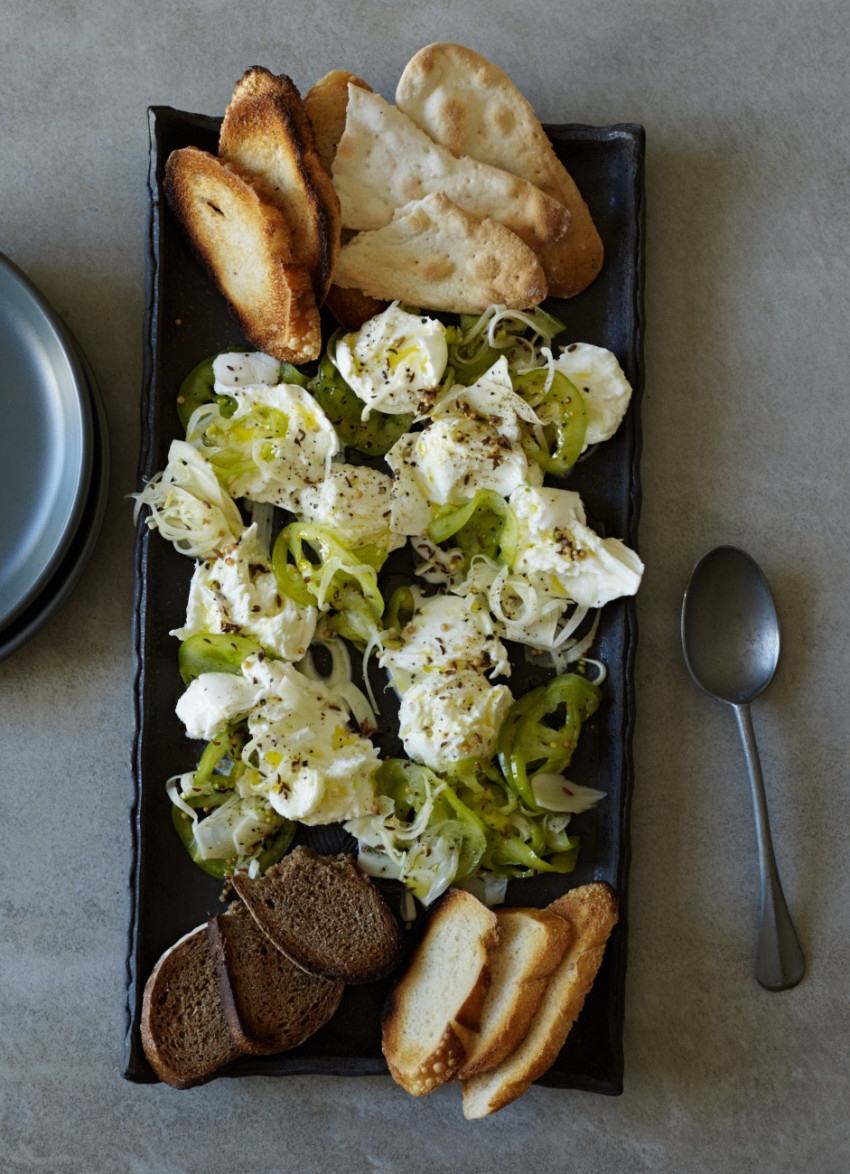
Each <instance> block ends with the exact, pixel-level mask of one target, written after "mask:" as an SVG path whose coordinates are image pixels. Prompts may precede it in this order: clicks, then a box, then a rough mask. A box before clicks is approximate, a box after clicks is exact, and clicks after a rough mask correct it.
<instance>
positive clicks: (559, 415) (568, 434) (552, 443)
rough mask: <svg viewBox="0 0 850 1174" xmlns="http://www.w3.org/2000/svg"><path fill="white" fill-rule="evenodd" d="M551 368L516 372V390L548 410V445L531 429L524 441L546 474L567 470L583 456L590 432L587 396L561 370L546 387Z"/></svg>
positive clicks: (546, 428)
mask: <svg viewBox="0 0 850 1174" xmlns="http://www.w3.org/2000/svg"><path fill="white" fill-rule="evenodd" d="M548 376H549V371H548V369H547V368H546V367H538V368H536V369H535V370H534V371H526V372H525V374H523V375H514V376H513V377H512V379H513V385H514V390H515V391H517V392H519V394H520V395H521V396H523V398H524V399H526V400H527V401H528V403H529V404H531V406H532V407H533V408H539V409H544V413H543V414H544V418H545V419H547V421H549V420H551V422H547V423H546V424H544V426H543V433H544V436H545V438H546V446H545V447H544V446H542V445H540V444H539V443H538V441H537V439H536V438H535V436H534V435H533V433H531V431H529V432H528V433H527V435H526V439H525V441H524V445H525V449H526V452H527V453H528V454H529V456H531V457H532V458H533V459H534V460H535V461H537V463H538V465H540V467H541V469H543V471H544V472H545V473H555V474H559V473H566V471H567V469H570V468H572V466H573V465H574V464H575V463H576V461H577V460H578V458H579V457H580V456H581V450H582V449H583V448H584V440H585V436H586V435H587V405H586V404H585V402H584V396H583V395H582V393H581V392H580V391H579V389H578V388H577V387H576V386H575V384H574V383H571V382H570V380H569V379H567V377H566V375H564V374H563V373H562V372H561V371H554V372H553V373H552V382H551V384H550V386H549V389H548V391H547V390H545V385H546V380H547V378H548Z"/></svg>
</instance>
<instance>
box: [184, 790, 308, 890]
mask: <svg viewBox="0 0 850 1174" xmlns="http://www.w3.org/2000/svg"><path fill="white" fill-rule="evenodd" d="M207 806H209V804H207ZM171 823H172V825H173V827H174V830H175V831H176V832H177V835H178V836H179V837H180V842H181V843H182V845H183V847H184V848H185V849H186V851H187V852H188V853H189V857H190V859H191V860H192V862H193V863H194V864H196V865H197V866H198V868H201V869H203V871H204V872H206V873H208V875H209V876H213V877H215V878H216V879H217V880H224V879H225V877H228V876H232V875H233V865H234V861H233V859H232V858H231V857H228V858H227V859H221V858H218V859H212V860H201V859H200V858H199V857H198V849H197V845H196V843H195V833H194V824H193V823H192V820H191V819H190V818H189V817H188V816H187V815H186V813H185V812H184V811H181V810H180V808H179V807H177V806H176V805H173V806H172V808H171ZM295 831H296V827H295V824H294V823H292V821H291V820H288V819H285V820H283V823H282V824H281V826H280V828H279V830H278V831H277V832H275V833H274V835H273V836H272V837H271V838H269V837H268V836H267V837H266V840H267V841H268V843H266V846H265V847H264V848H263V849H262V850H261V851H260V853H259V855H258V857H257V859H258V861H259V868H260V872H261V873H264V872H265V871H266V869H267V868H270V867H271V865H272V864H277V862H278V861H279V860H281V859H282V858H283V856H284V855H285V853H286V850H287V848H288V847H289V845H290V844H291V843H292V840H293V838H294V836H295Z"/></svg>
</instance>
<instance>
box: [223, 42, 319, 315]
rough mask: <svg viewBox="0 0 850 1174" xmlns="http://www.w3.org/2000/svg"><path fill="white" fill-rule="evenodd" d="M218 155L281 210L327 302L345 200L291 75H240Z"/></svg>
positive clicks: (255, 71)
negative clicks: (340, 197) (322, 155)
mask: <svg viewBox="0 0 850 1174" xmlns="http://www.w3.org/2000/svg"><path fill="white" fill-rule="evenodd" d="M218 153H219V156H220V158H222V159H224V160H225V161H227V162H229V163H233V164H235V165H236V166H237V167H238V168H239V169H240V171H242V172H243V173H244V174H246V175H248V176H250V177H251V179H252V180H253V181H255V182H256V183H257V184H259V185H260V190H261V191H262V192H263V195H264V198H266V199H267V200H268V201H270V202H272V203H274V204H276V205H277V206H278V207H279V208H280V209H281V210H282V212H283V214H284V216H285V217H286V221H287V223H288V224H289V227H290V232H291V239H292V256H293V260H294V261H296V262H298V263H299V264H301V265H304V266H305V268H306V269H307V270H308V272H309V274H310V279H311V281H312V284H313V290H314V293H315V295H316V300H317V301H318V302H319V304H321V303H322V302H323V301H324V299H325V296H326V294H327V291H328V287H329V286H330V283H331V278H332V276H333V270H334V266H335V264H336V258H337V253H338V251H339V200H338V199H337V195H336V192H335V191H334V186H333V183H332V182H331V177H330V175H329V173H328V171H327V169H326V168H325V165H324V163H323V162H322V160H321V158H320V156H319V153H318V151H317V150H316V139H315V136H314V134H313V127H312V124H311V122H310V119H309V117H308V116H307V111H306V110H305V108H304V103H303V102H302V100H301V95H300V94H299V92H298V89H297V88H296V86H295V84H294V82H293V81H292V80H291V78H289V77H287V75H286V74H273V73H270V72H269V70H267V69H263V68H262V67H261V66H258V65H255V66H253V67H252V68H251V69H249V70H248V71H247V72H246V73H245V74H244V75H243V76H242V78H240V80H239V81H238V82H237V83H236V87H235V89H234V91H233V97H232V98H231V100H230V104H229V106H228V107H227V111H226V113H225V115H224V121H223V122H222V125H221V132H220V135H219V142H218Z"/></svg>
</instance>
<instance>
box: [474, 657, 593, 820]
mask: <svg viewBox="0 0 850 1174" xmlns="http://www.w3.org/2000/svg"><path fill="white" fill-rule="evenodd" d="M601 700H602V690H601V689H600V688H599V687H598V685H594V684H593V683H592V682H591V681H588V680H586V679H585V678H584V677H582V676H580V675H579V674H578V673H562V674H561V676H558V677H555V678H554V680H552V681H550V682H549V684H548V685H541V686H540V687H539V688H537V689H532V690H531V692H530V693H526V694H525V696H524V697H521V698H520V699H519V701H516V702H515V703H514V704H513V705H512V706H511V708H510V709H509V710H508V712H507V715H506V717H505V720H504V722H503V723H502V728H501V730H500V731H499V738H498V741H497V745H496V754H497V757H498V760H499V766H500V767H501V769H502V774H503V775H504V778H505V782H506V783H507V784H508V786H509V787H510V788H511V790H512V791H514V792H515V794H517V795H519V797H520V798H521V799H522V801H523V803H525V804H527V806H529V807H530V808H531V809H532V810H535V811H536V810H539V808H538V804H537V803H536V801H535V799H534V792H533V790H532V786H531V780H532V778H533V776H534V775H535V774H536V773H538V772H540V771H542V772H544V773H545V774H560V773H561V772H562V771H563V770H564V769H565V768H566V767H567V766H569V764H570V761H571V759H572V756H573V752H574V751H575V748H576V745H577V744H578V739H579V734H580V732H581V726H582V723H583V722H584V721H585V720H586V719H587V718H588V717H590V716H591V714H594V713H595V712H596V710H597V709H598V708H599V703H600V702H601ZM553 723H554V724H553Z"/></svg>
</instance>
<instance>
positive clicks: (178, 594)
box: [122, 107, 645, 1095]
mask: <svg viewBox="0 0 850 1174" xmlns="http://www.w3.org/2000/svg"><path fill="white" fill-rule="evenodd" d="M149 124H150V174H149V188H150V222H149V235H148V257H147V262H148V267H147V315H146V326H145V364H144V386H143V390H142V401H141V417H142V438H141V456H140V465H139V475H140V482H139V483H140V485H141V484H142V483H143V481H145V480H147V479H148V478H149V477H150V476H151V475H152V474H153V473H155V472H157V471H158V470H160V469H162V468H163V467H164V466H165V464H166V460H167V453H168V447H169V444H170V442H171V440H172V439H174V438H175V437H177V436H179V435H181V432H180V425H179V422H178V419H177V413H176V404H175V397H176V395H177V391H178V389H179V386H180V383H181V382H182V380H183V377H184V376H185V375H186V374H187V373H188V371H189V370H190V369H191V368H192V367H194V366H195V364H196V363H198V362H199V361H200V360H201V359H203V358H206V357H207V356H208V355H211V354H214V353H216V352H217V351H219V350H222V349H223V348H224V347H226V346H229V345H236V346H239V345H247V344H245V340H244V338H243V336H242V335H241V332H240V330H239V327H238V325H237V323H236V321H235V319H234V318H233V316H232V315H231V313H230V311H229V308H228V306H227V304H226V303H225V301H224V299H223V298H222V297H221V295H220V294H219V293H218V292H217V290H216V289H215V288H214V286H213V284H212V282H211V281H210V279H209V278H208V277H207V275H206V274H205V272H204V271H203V270H202V269H201V267H200V266H199V264H198V262H197V261H196V260H195V258H194V256H193V255H192V253H191V252H190V251H189V249H188V247H187V245H186V242H185V241H184V239H183V236H182V233H181V231H180V229H179V227H178V225H177V224H176V222H175V220H174V218H173V217H172V215H171V213H170V211H169V209H168V207H167V205H166V203H165V201H164V199H163V198H162V178H163V169H164V165H165V160H166V159H167V157H168V155H169V153H170V152H171V151H172V150H174V149H176V148H178V147H183V146H190V145H191V146H198V147H201V148H204V149H206V150H209V151H212V152H215V150H216V143H217V135H218V127H219V124H220V120H219V119H217V118H210V117H205V116H202V115H196V114H188V113H185V112H183V111H179V110H173V109H171V108H169V107H153V108H151V110H150V111H149ZM546 129H547V132H548V134H549V136H550V138H551V139H552V142H553V144H554V146H555V149H556V151H557V153H558V155H559V156H560V158H561V159H562V160H563V162H564V164H565V165H566V167H567V169H568V170H569V172H570V173H571V175H572V176H573V178H574V179H575V180H576V182H577V183H578V186H579V188H580V190H581V191H582V193H583V195H584V197H585V199H586V200H587V202H588V205H589V206H590V210H591V213H592V215H593V217H594V220H595V222H596V224H597V226H598V228H599V231H600V234H601V236H602V239H603V242H604V245H605V263H604V266H603V269H602V272H601V273H600V275H599V277H597V279H596V281H595V282H594V283H593V284H592V285H591V286H590V287H589V288H588V289H587V290H585V291H584V293H582V294H580V295H579V296H578V297H576V298H573V299H571V300H570V301H557V300H550V301H549V302H547V303H546V306H547V308H550V309H551V310H552V312H553V313H555V314H556V315H558V316H559V317H560V318H562V320H564V321H565V322H566V323H567V332H566V335H565V337H564V339H563V340H561V341H564V342H569V341H581V342H590V343H595V344H596V345H598V346H604V347H607V348H608V349H609V350H611V351H613V352H614V353H615V354H616V355H617V357H618V359H619V360H620V363H621V365H622V366H623V369H624V370H625V372H626V375H627V376H628V378H629V380H630V382H631V384H632V386H633V388H634V392H635V394H634V397H633V400H632V403H631V406H630V409H629V412H628V414H627V416H626V419H625V421H624V423H623V424H622V425H621V427H620V429H619V431H618V433H617V434H616V436H615V437H614V439H613V440H610V441H608V442H607V443H606V444H604V445H602V446H600V447H599V448H598V450H597V451H595V452H594V453H592V454H591V456H590V457H589V458H588V459H587V460H584V461H582V462H580V463H579V464H578V465H577V466H576V467H575V468H574V469H573V470H572V471H571V473H570V476H569V478H568V480H567V481H565V482H564V484H568V485H569V487H570V488H571V489H576V490H578V491H579V492H580V493H581V496H582V498H583V500H584V503H585V507H586V509H587V513H588V520H589V522H590V524H591V525H593V526H594V528H595V529H596V530H597V531H599V532H600V533H603V534H611V535H616V536H618V537H621V538H623V539H624V540H625V542H626V543H627V544H628V545H630V546H632V547H635V546H636V545H637V526H638V514H639V509H640V484H639V457H640V400H641V391H642V386H643V253H644V195H643V192H644V188H643V173H644V156H645V142H644V132H643V129H642V128H641V127H640V126H635V125H618V126H609V127H588V126H577V125H566V126H549V127H547V128H546ZM192 567H193V563H192V561H191V560H190V559H187V558H185V557H184V556H182V555H179V554H177V553H176V552H175V550H174V549H173V547H172V546H171V545H170V543H168V542H165V541H163V539H162V538H160V537H159V535H157V534H156V533H153V532H151V531H149V530H148V529H147V527H145V526H144V525H143V524H141V523H140V525H139V528H138V531H137V536H136V548H135V573H136V597H135V616H134V650H135V658H136V661H135V663H136V677H135V694H134V696H135V717H136V734H135V740H134V744H133V763H132V766H133V800H132V810H131V820H130V830H131V873H130V889H131V901H130V927H129V940H128V957H127V1012H126V1025H125V1040H124V1053H123V1064H122V1070H123V1074H124V1076H125V1077H126V1078H127V1079H129V1080H134V1081H153V1080H155V1079H156V1077H155V1076H154V1074H153V1072H152V1070H151V1069H150V1067H149V1065H148V1063H147V1061H146V1059H145V1056H144V1052H143V1050H142V1045H141V1039H140V1034H139V1023H140V1017H141V1004H142V993H143V990H144V984H145V981H146V979H147V977H148V975H149V974H150V972H151V970H152V968H153V966H154V964H155V963H156V961H157V959H158V958H159V956H160V955H161V954H162V952H163V951H164V950H166V949H167V948H168V947H169V946H171V945H172V944H173V943H174V942H175V941H176V940H177V939H178V938H179V937H181V936H182V935H183V934H184V933H186V932H187V931H188V930H190V929H192V928H193V927H195V926H196V925H199V924H201V923H202V922H204V921H205V920H207V919H208V918H209V917H210V916H212V915H214V914H215V913H216V912H219V911H220V910H221V909H222V905H221V901H220V898H221V882H219V881H216V880H214V879H213V878H212V877H209V876H207V875H206V874H205V873H204V872H202V871H201V870H200V869H198V868H197V867H196V866H195V865H193V864H192V862H191V861H190V859H189V857H188V855H187V854H186V852H185V851H184V850H183V848H182V846H181V845H180V843H179V841H178V840H177V837H176V835H175V833H174V831H173V829H172V826H171V817H170V806H171V805H170V801H169V799H168V796H167V794H166V791H165V782H166V780H167V779H168V778H169V777H170V776H171V775H173V774H176V773H178V772H181V771H185V770H191V769H194V767H195V765H196V762H197V756H198V744H197V743H192V742H190V741H189V740H188V739H186V737H185V734H184V731H183V728H182V726H181V724H180V722H179V721H178V719H177V717H176V715H175V713H174V706H175V703H176V701H177V698H178V696H179V695H180V692H181V691H182V687H183V686H182V681H181V679H180V676H179V673H178V671H177V658H176V651H177V641H176V640H175V639H174V638H173V637H172V636H169V634H168V633H169V630H170V629H171V628H175V627H179V626H180V625H181V624H182V623H183V619H184V616H185V606H186V598H187V594H188V587H189V580H190V578H191V573H192ZM636 638H637V627H636V618H635V604H634V600H633V599H627V600H619V601H617V602H615V603H612V604H609V605H608V606H607V607H606V608H605V609H603V612H602V620H601V623H600V627H599V634H598V637H597V640H596V643H595V645H594V651H593V655H594V656H596V657H598V658H599V659H601V660H603V661H605V662H606V664H607V665H608V669H609V674H608V679H607V682H606V684H605V685H604V693H605V700H604V702H603V705H602V706H601V708H600V710H599V712H598V713H597V715H596V716H595V717H594V718H593V719H591V721H590V722H588V723H587V725H586V726H585V729H584V731H583V733H582V744H581V746H580V750H579V754H578V755H577V756H576V759H575V760H574V764H573V769H572V772H571V773H572V774H573V777H575V778H576V779H577V780H578V781H583V782H586V783H588V784H589V785H592V786H596V787H599V788H600V789H601V790H603V791H605V792H606V793H607V798H606V799H604V800H603V801H602V802H601V803H600V804H599V805H598V806H597V807H596V808H595V809H594V810H593V811H590V812H587V813H585V814H584V815H582V816H578V817H574V820H573V822H572V823H571V825H570V830H571V831H576V832H578V833H579V834H580V835H581V851H580V855H579V861H578V866H577V867H576V869H575V871H574V872H573V873H572V874H570V875H568V876H566V877H563V876H541V877H536V878H534V879H530V880H524V881H514V882H511V884H510V886H509V889H508V898H507V903H508V904H513V905H517V904H524V905H538V906H539V905H544V904H546V903H548V902H549V901H550V900H552V899H553V898H555V897H556V896H559V895H560V894H561V893H562V892H564V891H565V890H566V889H569V888H572V887H574V886H576V885H580V884H584V883H586V882H588V881H591V880H603V881H607V882H608V883H609V884H611V885H612V886H613V888H614V889H615V890H616V892H617V894H618V896H619V900H620V921H619V924H618V926H617V927H616V929H615V931H614V933H613V936H612V938H611V940H610V942H609V945H608V948H607V950H606V953H605V958H604V961H603V964H602V969H601V970H600V973H599V975H598V977H597V980H596V982H595V984H594V987H593V989H592V991H591V993H590V995H589V997H588V999H587V1002H586V1004H585V1007H584V1010H583V1011H582V1013H581V1015H580V1017H579V1019H578V1022H577V1023H576V1025H575V1027H574V1028H573V1030H572V1032H571V1033H570V1036H569V1038H568V1040H567V1043H566V1046H565V1047H564V1049H563V1050H562V1052H561V1054H560V1056H559V1057H558V1059H557V1060H556V1062H555V1064H554V1065H553V1067H552V1068H551V1069H550V1071H549V1072H548V1073H547V1074H546V1076H545V1077H544V1078H543V1079H542V1080H541V1082H540V1083H542V1084H546V1085H549V1086H554V1087H559V1088H579V1089H585V1090H588V1091H593V1092H599V1093H606V1094H609V1095H616V1094H618V1093H620V1092H622V1086H623V1047H622V1038H623V1014H624V1003H625V976H626V941H627V932H628V909H627V881H628V866H629V808H630V800H631V791H632V758H631V744H632V728H633V721H634V677H633V666H634V655H635V644H636ZM516 663H517V667H516V668H515V671H514V675H513V677H512V678H511V687H512V689H513V691H514V693H515V695H518V694H519V693H521V692H522V691H523V690H524V689H527V688H530V687H532V686H533V685H535V684H537V683H539V681H540V680H541V679H545V678H544V677H541V671H540V669H539V668H536V669H532V668H531V667H529V666H528V665H527V664H525V663H524V662H516ZM311 835H312V842H313V843H314V845H315V846H318V847H319V848H322V847H324V848H326V850H337V846H336V844H335V843H334V842H333V833H331V834H330V835H327V833H322V832H319V833H318V841H317V838H316V837H317V833H315V832H314V833H307V835H306V838H307V839H308V841H309V840H310V838H311ZM323 835H325V840H324V842H323V841H322V836H323ZM415 936H416V934H415V931H414V932H413V933H412V934H411V935H410V937H411V943H412V942H413V939H415ZM390 981H391V980H387V981H386V982H384V983H376V984H371V985H368V986H361V987H349V988H347V990H346V992H345V995H344V997H343V1001H342V1004H341V1006H340V1009H339V1011H338V1012H337V1014H336V1016H335V1017H334V1018H333V1019H332V1020H331V1022H330V1023H329V1024H328V1025H327V1026H326V1027H324V1028H323V1029H322V1030H321V1031H319V1032H317V1033H316V1034H315V1035H314V1036H312V1037H311V1038H310V1039H309V1040H307V1041H306V1043H304V1044H303V1045H301V1047H299V1048H296V1049H294V1050H293V1051H291V1052H286V1053H283V1054H280V1055H277V1056H263V1057H245V1058H243V1059H240V1060H238V1061H236V1063H235V1064H233V1065H232V1066H231V1067H230V1068H228V1069H227V1070H226V1075H228V1076H240V1075H247V1074H263V1075H267V1076H282V1075H285V1074H289V1073H325V1074H329V1075H338V1076H343V1075H374V1074H379V1073H386V1071H387V1068H386V1064H385V1062H384V1059H383V1057H382V1055H381V1046H380V1013H381V1008H382V1005H383V1002H384V999H385V997H386V994H387V991H388V989H389V985H390Z"/></svg>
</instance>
